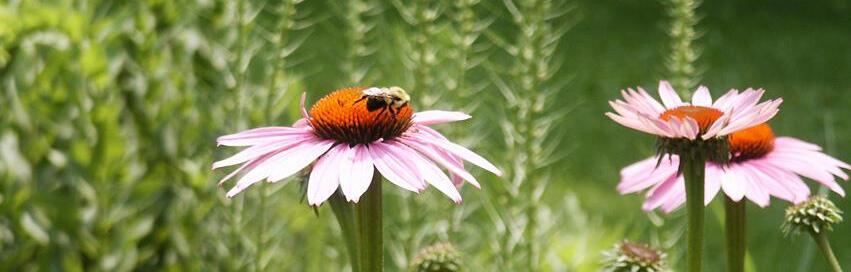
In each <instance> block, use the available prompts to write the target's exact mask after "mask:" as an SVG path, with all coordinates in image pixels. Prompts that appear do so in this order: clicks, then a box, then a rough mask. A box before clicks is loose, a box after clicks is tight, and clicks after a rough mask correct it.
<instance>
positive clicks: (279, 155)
mask: <svg viewBox="0 0 851 272" xmlns="http://www.w3.org/2000/svg"><path fill="white" fill-rule="evenodd" d="M409 100H410V97H409V96H408V95H407V93H405V91H404V90H402V89H401V88H399V87H390V88H346V89H341V90H337V91H335V92H333V93H331V94H329V95H327V96H325V97H323V98H321V99H320V100H319V101H317V102H316V103H315V104H314V105H313V107H311V109H310V113H309V114H308V112H307V110H306V109H305V107H304V102H305V96H304V95H302V99H301V113H302V118H301V119H299V120H298V121H296V122H295V124H293V126H292V127H283V126H279V127H261V128H255V129H250V130H247V131H242V132H239V133H235V134H230V135H225V136H221V137H219V138H218V139H217V142H218V144H219V145H226V146H248V148H246V149H244V150H242V151H241V152H239V153H237V154H235V155H233V156H231V157H229V158H226V159H224V160H221V161H218V162H215V163H213V169H216V168H220V167H226V166H231V165H237V164H242V166H240V167H239V168H238V169H236V170H235V171H233V172H232V173H230V174H228V175H226V176H225V177H224V178H223V179H222V180H221V181H220V182H219V184H223V183H224V182H225V181H227V180H229V179H231V178H233V177H234V176H236V175H237V174H240V173H244V174H243V175H242V177H241V178H240V179H239V180H238V181H237V183H236V186H234V187H233V188H232V189H230V190H229V191H228V193H227V196H228V197H233V196H235V195H236V194H238V193H240V192H242V191H243V190H245V189H246V188H248V187H249V186H251V185H253V184H256V183H258V182H260V181H262V180H264V179H265V180H266V181H267V182H278V181H281V180H283V179H285V178H287V177H290V176H292V175H295V174H296V173H298V172H299V171H301V170H302V169H304V168H306V167H308V165H311V164H313V167H312V168H311V169H310V171H309V172H310V173H309V174H308V181H307V201H308V203H309V204H310V205H314V206H319V205H320V204H321V203H322V202H324V201H325V200H327V199H328V198H329V197H330V196H331V195H332V194H333V193H334V192H335V191H336V190H337V189H338V188H339V189H341V191H342V193H343V195H344V196H345V197H346V199H347V200H348V201H352V202H358V200H359V199H360V197H361V195H363V194H364V192H366V190H367V189H368V188H369V185H370V183H371V182H372V180H373V176H374V175H379V174H380V175H382V176H383V177H385V178H386V179H387V180H388V181H390V182H391V183H393V184H396V185H398V186H399V187H402V188H404V189H406V190H410V191H414V192H421V191H423V190H425V189H426V188H427V187H428V185H431V186H434V187H436V188H437V189H438V190H440V191H441V192H443V193H444V194H446V195H447V196H449V197H450V198H451V199H452V200H453V201H454V202H456V203H460V202H461V195H460V193H459V192H458V189H457V186H460V185H461V184H463V182H464V181H466V182H469V183H471V184H473V186H475V187H476V188H479V186H480V185H479V183H478V181H476V179H475V178H474V177H473V175H471V174H470V173H469V172H468V171H467V170H466V169H465V168H464V161H468V162H470V163H472V164H474V165H477V166H479V167H482V168H484V169H485V170H488V171H490V172H492V173H495V174H497V175H502V172H501V171H500V170H499V169H497V167H496V166H494V165H493V164H491V163H490V162H488V161H487V160H486V159H484V158H482V157H481V156H479V155H477V154H475V153H473V152H472V151H470V150H468V149H467V148H465V147H462V146H460V145H458V144H455V143H452V142H450V141H449V140H448V139H446V137H444V136H443V135H441V134H440V133H439V132H437V131H436V130H434V129H432V128H430V127H428V126H429V125H433V124H440V123H448V122H454V121H461V120H466V119H469V118H470V116H469V115H467V114H464V113H461V112H451V111H439V110H431V111H423V112H416V113H414V111H413V109H412V108H411V105H410V103H408V102H409ZM363 101H365V102H363ZM385 112H389V113H390V114H386V113H385ZM314 162H315V163H314ZM438 165H440V166H442V167H443V168H445V169H447V170H448V172H449V176H447V175H446V173H444V172H443V171H442V170H441V169H440V168H439V167H438Z"/></svg>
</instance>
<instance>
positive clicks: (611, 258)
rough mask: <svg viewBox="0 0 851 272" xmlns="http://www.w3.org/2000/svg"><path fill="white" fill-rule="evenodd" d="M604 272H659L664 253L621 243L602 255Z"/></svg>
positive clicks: (661, 267) (665, 269) (638, 245)
mask: <svg viewBox="0 0 851 272" xmlns="http://www.w3.org/2000/svg"><path fill="white" fill-rule="evenodd" d="M603 255H604V256H605V259H604V261H605V265H604V266H603V269H602V270H601V271H606V272H661V271H668V269H667V268H666V266H665V253H662V252H661V251H659V250H657V249H655V248H653V247H651V246H649V245H646V244H641V243H635V242H629V241H623V242H619V243H617V244H615V247H614V248H612V249H611V250H608V251H606V252H604V253H603Z"/></svg>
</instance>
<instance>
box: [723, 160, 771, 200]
mask: <svg viewBox="0 0 851 272" xmlns="http://www.w3.org/2000/svg"><path fill="white" fill-rule="evenodd" d="M733 167H735V168H736V169H730V170H731V171H736V172H737V173H739V175H740V176H741V178H742V180H743V181H745V184H744V185H745V197H747V198H748V199H750V200H751V201H753V202H754V203H756V204H757V205H759V206H760V207H763V208H765V207H767V206H768V203H769V201H770V197H769V195H768V192H767V191H766V190H765V189H763V187H765V186H762V185H760V180H759V176H757V175H755V174H754V173H752V172H751V171H750V169H748V168H746V167H742V166H741V165H740V164H736V165H732V166H731V168H733Z"/></svg>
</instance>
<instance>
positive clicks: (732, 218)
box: [724, 197, 747, 272]
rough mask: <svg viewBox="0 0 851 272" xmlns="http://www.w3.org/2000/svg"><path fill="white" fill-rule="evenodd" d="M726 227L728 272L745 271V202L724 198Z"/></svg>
mask: <svg viewBox="0 0 851 272" xmlns="http://www.w3.org/2000/svg"><path fill="white" fill-rule="evenodd" d="M724 208H725V213H724V216H725V217H726V220H724V225H725V228H726V230H727V271H728V272H744V271H745V251H746V249H747V246H746V239H745V234H746V231H745V201H739V202H736V201H733V200H732V199H730V198H729V197H725V198H724Z"/></svg>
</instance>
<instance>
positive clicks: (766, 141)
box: [729, 124, 774, 162]
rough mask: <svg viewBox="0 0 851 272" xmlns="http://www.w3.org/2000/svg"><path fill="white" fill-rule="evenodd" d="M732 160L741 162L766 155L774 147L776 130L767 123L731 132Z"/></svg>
mask: <svg viewBox="0 0 851 272" xmlns="http://www.w3.org/2000/svg"><path fill="white" fill-rule="evenodd" d="M729 141H730V155H732V158H730V161H732V162H741V161H746V160H751V159H758V158H762V157H764V156H765V155H766V154H768V153H769V152H771V150H773V149H774V131H772V130H771V127H770V126H768V125H767V124H760V125H757V126H754V127H751V128H747V129H744V130H740V131H737V132H734V133H733V134H730V137H729Z"/></svg>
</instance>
